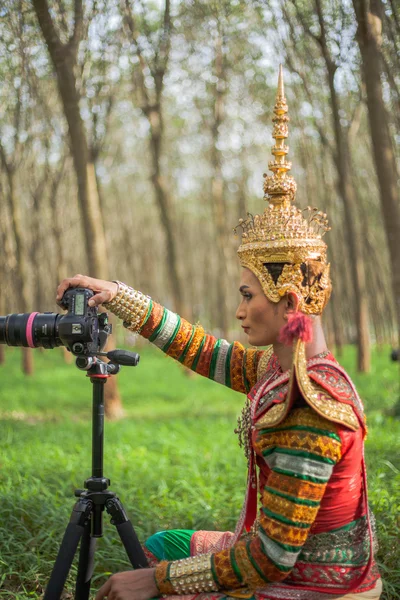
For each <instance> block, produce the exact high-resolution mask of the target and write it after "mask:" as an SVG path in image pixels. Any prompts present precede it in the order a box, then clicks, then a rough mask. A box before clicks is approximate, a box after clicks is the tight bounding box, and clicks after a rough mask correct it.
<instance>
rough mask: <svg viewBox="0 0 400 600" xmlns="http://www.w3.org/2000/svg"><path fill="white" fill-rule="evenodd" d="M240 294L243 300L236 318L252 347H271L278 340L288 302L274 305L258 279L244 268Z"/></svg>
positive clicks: (283, 300)
mask: <svg viewBox="0 0 400 600" xmlns="http://www.w3.org/2000/svg"><path fill="white" fill-rule="evenodd" d="M239 292H240V293H241V295H242V300H241V302H240V304H239V307H238V309H237V311H236V318H237V319H239V320H240V321H241V325H242V327H243V329H244V331H245V333H247V335H248V336H249V340H248V341H249V344H251V345H252V346H269V345H270V344H273V343H274V342H276V341H277V340H278V336H279V332H280V330H281V328H282V327H283V326H284V325H285V324H286V321H285V319H284V315H285V311H286V301H285V299H282V300H281V301H280V302H277V303H274V302H271V301H270V300H268V298H267V297H266V296H265V294H264V292H263V290H262V287H261V284H260V282H259V281H258V279H257V277H256V276H255V275H254V273H252V272H251V271H250V269H247V268H244V269H243V270H242V276H241V279H240V287H239Z"/></svg>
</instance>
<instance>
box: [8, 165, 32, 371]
mask: <svg viewBox="0 0 400 600" xmlns="http://www.w3.org/2000/svg"><path fill="white" fill-rule="evenodd" d="M3 165H4V167H5V170H6V174H7V182H8V194H7V197H8V206H9V211H10V215H11V224H12V232H13V236H14V242H15V253H16V268H17V280H18V289H19V292H20V305H19V307H18V309H19V311H20V312H23V313H27V312H29V310H30V308H31V306H30V305H31V303H30V295H29V283H28V270H29V269H28V256H27V251H26V244H25V239H24V235H23V224H22V217H21V208H20V205H19V198H18V197H17V194H16V192H15V172H14V169H13V167H12V166H10V165H6V164H5V158H3ZM14 312H17V308H16V309H15V311H14ZM21 352H22V356H21V358H22V371H23V373H25V375H32V374H33V354H32V352H31V351H30V349H29V348H22V349H21Z"/></svg>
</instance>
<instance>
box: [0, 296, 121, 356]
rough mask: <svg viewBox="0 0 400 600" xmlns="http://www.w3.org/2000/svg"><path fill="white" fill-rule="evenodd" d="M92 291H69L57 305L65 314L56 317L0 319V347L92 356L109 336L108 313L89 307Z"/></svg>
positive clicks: (39, 315)
mask: <svg viewBox="0 0 400 600" xmlns="http://www.w3.org/2000/svg"><path fill="white" fill-rule="evenodd" d="M92 296H94V293H93V292H92V290H88V289H86V288H72V289H69V290H67V291H66V292H65V293H64V296H63V297H62V300H61V302H60V304H61V306H62V307H63V308H65V309H66V310H67V313H66V314H63V315H60V314H58V313H51V312H45V313H38V312H32V313H24V314H12V315H7V316H5V317H0V344H8V346H25V347H26V348H38V347H43V348H47V349H52V348H55V347H56V346H65V347H66V348H67V349H68V350H69V351H70V352H72V354H74V355H75V356H77V357H89V356H95V355H96V354H98V353H100V352H101V350H102V349H103V348H104V346H105V344H106V342H107V337H108V335H109V334H110V333H111V325H110V324H109V323H108V316H107V313H100V314H98V309H97V307H95V306H94V307H92V306H89V305H88V302H89V300H90V298H91V297H92Z"/></svg>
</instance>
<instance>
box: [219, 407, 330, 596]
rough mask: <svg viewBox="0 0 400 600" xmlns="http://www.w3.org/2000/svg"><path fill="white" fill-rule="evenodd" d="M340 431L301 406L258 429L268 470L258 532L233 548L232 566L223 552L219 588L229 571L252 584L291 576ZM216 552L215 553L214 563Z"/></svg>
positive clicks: (260, 450) (253, 586)
mask: <svg viewBox="0 0 400 600" xmlns="http://www.w3.org/2000/svg"><path fill="white" fill-rule="evenodd" d="M338 431H339V429H338V425H337V424H335V423H332V422H330V421H328V420H327V419H324V418H323V417H320V416H319V415H318V414H317V413H315V412H314V411H313V410H312V409H310V408H301V409H296V410H294V411H292V412H291V413H290V414H289V416H288V417H287V419H285V421H283V423H281V425H280V426H279V427H278V428H276V429H273V430H272V429H271V430H268V429H265V430H262V431H260V432H259V433H258V437H257V439H256V441H255V446H256V450H257V452H258V453H261V454H262V456H264V460H265V461H266V463H267V464H268V466H269V467H270V469H271V471H270V473H269V475H268V478H267V481H266V484H265V487H264V490H263V492H262V510H261V512H260V525H259V532H258V535H257V536H256V537H255V538H253V539H252V540H250V541H248V542H244V541H240V542H238V543H237V544H235V545H234V546H233V547H232V549H231V553H230V570H228V568H227V565H226V559H225V557H224V562H225V565H224V567H225V571H224V573H223V574H222V573H221V570H218V569H217V571H218V584H219V585H220V587H221V588H222V589H227V587H226V586H227V584H228V582H229V583H232V578H233V576H235V577H236V578H237V580H238V581H240V580H242V581H243V583H242V584H241V585H246V586H247V587H249V588H250V589H256V588H259V587H262V586H265V583H266V582H267V583H268V582H271V583H272V582H279V581H282V580H284V579H285V578H286V577H287V576H288V575H289V573H290V572H291V570H292V569H293V567H294V565H295V564H296V561H297V559H298V556H299V554H300V552H301V550H302V547H303V545H304V543H305V542H306V540H307V536H308V534H309V531H310V528H311V526H312V524H313V523H314V521H315V518H316V515H317V513H318V510H319V507H320V503H321V500H322V498H323V495H324V493H325V489H326V485H327V482H328V480H329V477H330V475H331V473H332V469H333V467H334V465H335V464H336V463H337V462H338V461H339V460H340V458H341V441H340V436H339V433H338ZM218 555H219V553H218V552H217V553H216V554H215V555H214V563H215V565H216V566H217V567H218V564H219V556H218ZM225 577H226V579H225ZM237 587H239V584H238V585H237Z"/></svg>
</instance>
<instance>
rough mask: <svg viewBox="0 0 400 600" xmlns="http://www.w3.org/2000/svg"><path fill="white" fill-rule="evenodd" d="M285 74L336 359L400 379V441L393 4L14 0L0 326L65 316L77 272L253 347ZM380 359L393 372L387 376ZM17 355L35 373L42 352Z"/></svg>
mask: <svg viewBox="0 0 400 600" xmlns="http://www.w3.org/2000/svg"><path fill="white" fill-rule="evenodd" d="M280 63H282V64H283V67H284V80H285V91H286V97H287V101H288V105H289V115H290V117H291V122H290V126H289V139H288V144H289V146H290V152H289V157H288V158H289V160H291V161H292V163H293V168H292V174H293V175H294V177H295V179H296V181H297V185H298V192H297V203H298V205H299V206H301V207H304V208H305V207H307V206H317V207H318V208H319V209H322V210H324V211H326V212H327V214H328V218H329V220H330V225H331V227H332V230H331V231H330V232H328V233H327V235H326V238H325V239H326V241H327V243H328V246H329V255H330V261H331V264H332V279H333V285H334V291H333V294H332V298H331V300H330V303H329V304H328V307H327V310H326V313H325V316H324V327H325V331H326V334H327V337H328V342H329V345H330V347H332V348H334V350H335V352H336V354H337V355H338V356H339V358H340V356H341V354H342V351H343V349H345V348H346V345H348V344H352V345H354V347H355V348H356V353H355V354H354V355H353V354H351V353H350V355H351V356H354V359H355V362H354V364H352V365H349V368H350V369H351V368H353V369H354V371H356V370H358V371H359V372H361V373H368V372H370V375H369V377H370V378H372V377H373V378H374V383H375V384H379V382H380V383H381V384H382V385H385V381H386V379H385V377H386V375H385V373H387V369H391V373H392V372H393V373H395V375H393V378H392V380H393V381H394V382H395V383H393V385H391V386H390V391H391V398H390V403H389V404H390V407H389V406H387V404H388V403H387V400H385V402H383V404H382V407H383V405H385V407H386V409H387V411H388V413H387V415H386V416H385V415H384V410H383V409H382V415H383V416H382V419H384V421H382V422H381V425H382V423H384V425H385V427H389V426H390V427H391V426H392V425H389V421H387V420H385V419H386V417H387V419H389V420H390V419H391V418H392V417H393V415H396V413H398V412H399V411H400V408H399V406H400V404H397V407H396V402H398V395H399V391H398V370H396V369H395V367H394V365H393V364H391V363H390V358H389V347H391V348H398V347H399V331H400V327H399V323H400V244H399V239H400V198H399V145H400V144H399V142H400V116H399V115H400V69H399V67H400V7H399V5H398V3H397V2H396V1H395V0H386V1H382V0H352V1H351V0H344V1H337V0H331V1H330V2H327V1H326V0H310V1H294V0H285V1H284V0H273V1H272V0H271V1H267V0H265V1H257V0H254V1H253V0H248V1H246V2H243V1H241V0H233V1H230V2H228V1H223V0H214V1H210V2H208V1H200V0H181V1H178V0H176V1H173V2H170V0H165V1H161V0H160V1H159V2H150V1H147V0H141V1H133V0H120V1H119V0H118V1H117V0H109V1H107V2H105V1H95V0H92V1H89V0H86V1H85V2H83V1H82V0H74V1H72V0H70V1H67V0H65V1H63V0H54V1H53V2H50V3H48V2H46V0H30V1H26V0H3V2H2V3H1V7H0V74H1V85H0V248H1V256H2V261H1V263H0V277H1V286H0V315H5V314H8V313H11V312H30V311H39V312H40V311H57V312H58V311H59V308H58V307H57V306H56V304H55V290H56V287H57V284H58V283H59V282H60V280H61V279H62V278H64V277H66V276H72V275H74V274H75V273H78V272H80V273H85V274H88V275H91V276H94V277H100V278H109V279H120V280H122V281H125V282H127V283H129V284H131V285H133V286H134V287H135V288H137V289H140V290H142V291H143V292H145V293H147V294H149V295H151V296H152V297H153V298H155V299H156V300H157V301H159V302H161V303H162V304H164V305H165V306H167V307H169V308H171V309H173V310H176V311H178V312H179V313H180V314H181V315H182V316H184V317H185V318H187V319H189V320H190V321H198V320H200V321H201V323H202V325H203V326H204V327H205V328H206V329H207V330H208V331H212V332H213V333H214V334H215V335H218V336H222V337H226V338H227V339H229V340H232V339H239V340H240V339H241V334H240V333H239V329H238V327H237V325H236V323H235V309H236V306H237V303H238V300H239V294H238V289H237V288H238V280H239V275H240V272H239V265H238V261H237V257H236V249H237V246H238V244H239V239H238V238H235V237H234V235H233V232H232V230H233V228H234V227H235V226H236V225H237V223H238V221H239V218H241V217H245V215H246V213H247V212H250V213H251V214H255V213H260V212H261V211H262V210H263V209H264V206H265V202H264V200H263V193H262V175H263V173H264V172H266V171H267V165H268V161H269V160H270V158H271V154H270V148H271V146H272V141H273V140H272V137H271V132H272V121H271V118H272V109H273V105H274V100H275V94H276V84H277V72H278V65H279V64H280ZM114 329H115V331H116V332H117V337H118V338H119V339H118V340H117V341H118V343H120V342H121V343H122V341H123V329H122V327H121V326H120V325H119V326H117V327H115V328H114ZM124 341H128V342H129V343H131V342H132V338H129V339H128V340H127V339H125V340H124ZM134 341H135V343H138V340H134ZM241 341H243V342H245V340H244V339H241ZM377 349H378V351H379V350H381V351H382V353H383V354H382V355H381V356H383V355H384V356H385V361H386V362H387V365H386V362H385V361H383V360H380V361H379V365H381V367H382V371H381V372H378V371H376V369H374V365H372V370H371V352H375V353H376V351H377ZM344 351H345V352H346V350H344ZM7 352H11V354H10V359H9V360H10V361H15V360H16V354H15V351H7V350H5V347H4V346H3V345H1V344H0V363H1V364H4V368H5V369H7ZM21 356H22V371H23V373H25V374H26V375H29V374H31V375H32V374H33V373H34V361H35V351H31V350H28V349H26V350H22V351H21ZM68 360H69V356H68V354H65V361H67V362H68ZM38 363H39V365H42V364H43V359H42V358H40V360H38ZM13 364H14V363H13ZM71 368H72V367H69V369H71ZM10 372H11V371H10ZM365 377H368V375H366V376H365ZM371 380H372V379H369V380H368V381H371ZM365 381H367V380H364V382H365ZM29 385H34V384H33V383H32V384H29ZM374 389H379V385H377V388H374ZM388 389H389V388H387V389H386V391H388ZM121 396H122V394H121V392H120V390H118V384H117V379H116V378H115V379H112V380H110V381H109V382H108V384H107V412H108V415H109V416H110V417H117V416H122V415H123V408H124V407H125V411H126V406H125V403H124V402H123V398H122V399H121ZM123 405H124V406H123ZM389 413H391V414H392V417H390V415H389ZM2 414H3V416H4V415H5V416H6V417H7V418H9V417H10V415H11V417H12V411H11V410H8V411H7V409H6V408H4V410H3V413H2ZM17 414H18V411H17ZM125 414H126V412H125ZM7 415H8V416H7ZM393 422H396V423H397V421H393ZM390 423H392V421H390ZM382 426H383V425H382ZM385 460H386V459H385ZM390 531H391V535H393V530H392V529H390ZM399 593H400V592H399ZM388 597H389V596H388ZM394 597H396V596H393V598H394Z"/></svg>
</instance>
